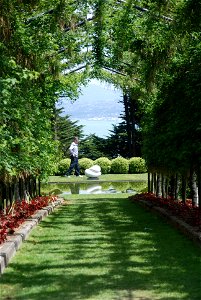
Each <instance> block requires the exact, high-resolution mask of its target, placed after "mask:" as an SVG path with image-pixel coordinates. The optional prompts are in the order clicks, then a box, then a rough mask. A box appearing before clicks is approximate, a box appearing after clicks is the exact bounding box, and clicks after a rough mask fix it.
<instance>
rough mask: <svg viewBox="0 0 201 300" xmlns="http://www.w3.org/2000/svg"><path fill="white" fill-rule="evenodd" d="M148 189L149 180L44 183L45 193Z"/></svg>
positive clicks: (137, 191) (95, 192)
mask: <svg viewBox="0 0 201 300" xmlns="http://www.w3.org/2000/svg"><path fill="white" fill-rule="evenodd" d="M146 191H147V182H145V181H140V182H134V181H132V182H94V183H93V182H92V183H65V184H64V183H58V184H52V183H48V184H44V183H43V184H42V185H41V192H42V193H43V194H55V195H62V194H63V195H64V194H65V195H66V194H68V195H69V194H114V193H129V194H131V193H132V194H135V193H139V192H146Z"/></svg>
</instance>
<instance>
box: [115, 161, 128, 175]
mask: <svg viewBox="0 0 201 300" xmlns="http://www.w3.org/2000/svg"><path fill="white" fill-rule="evenodd" d="M128 171H129V161H128V159H126V158H123V157H117V158H114V159H112V163H111V173H112V174H128Z"/></svg>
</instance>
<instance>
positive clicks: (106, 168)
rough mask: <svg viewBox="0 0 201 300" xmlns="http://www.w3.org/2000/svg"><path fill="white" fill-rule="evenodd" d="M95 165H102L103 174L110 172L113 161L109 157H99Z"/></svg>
mask: <svg viewBox="0 0 201 300" xmlns="http://www.w3.org/2000/svg"><path fill="white" fill-rule="evenodd" d="M94 164H95V165H98V166H100V167H101V173H102V174H110V170H111V161H110V160H109V158H107V157H99V158H97V159H96V160H95V161H94Z"/></svg>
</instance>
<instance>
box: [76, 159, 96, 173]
mask: <svg viewBox="0 0 201 300" xmlns="http://www.w3.org/2000/svg"><path fill="white" fill-rule="evenodd" d="M93 165H94V161H93V160H92V159H90V158H80V159H79V166H80V174H84V171H85V170H86V169H89V168H90V167H92V166H93Z"/></svg>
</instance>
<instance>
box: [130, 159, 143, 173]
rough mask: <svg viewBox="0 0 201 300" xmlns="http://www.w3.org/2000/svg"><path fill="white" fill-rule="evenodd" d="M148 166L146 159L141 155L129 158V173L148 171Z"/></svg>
mask: <svg viewBox="0 0 201 300" xmlns="http://www.w3.org/2000/svg"><path fill="white" fill-rule="evenodd" d="M146 172H147V167H146V163H145V160H144V159H143V158H141V157H132V158H130V159H129V173H130V174H137V173H146Z"/></svg>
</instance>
